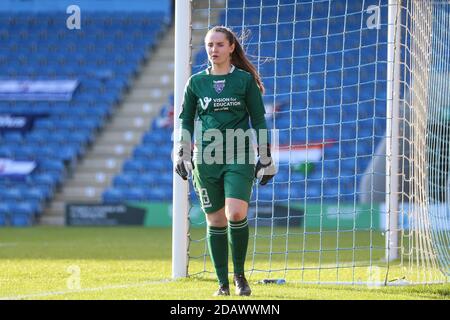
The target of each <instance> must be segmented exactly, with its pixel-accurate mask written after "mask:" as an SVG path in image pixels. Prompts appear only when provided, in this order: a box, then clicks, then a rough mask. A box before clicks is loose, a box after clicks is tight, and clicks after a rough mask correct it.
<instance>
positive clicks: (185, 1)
mask: <svg viewBox="0 0 450 320" xmlns="http://www.w3.org/2000/svg"><path fill="white" fill-rule="evenodd" d="M190 30H191V1H190V0H177V1H175V49H174V50H175V62H174V72H175V75H174V79H175V80H174V114H175V115H178V114H179V113H180V112H181V105H182V103H183V92H184V87H185V85H186V82H187V80H188V79H189V76H190V74H191V50H190V46H191V33H190ZM174 128H175V130H174V134H173V150H174V151H173V152H176V150H177V145H176V143H177V136H178V134H179V132H178V131H177V129H178V128H180V120H179V119H178V117H177V116H174ZM174 170H175V163H174ZM173 172H174V171H173ZM188 191H189V185H188V183H187V182H186V181H183V180H182V179H181V177H179V176H178V175H176V174H174V175H173V198H172V278H174V279H176V278H183V277H186V276H187V272H188V270H187V267H188V230H189V226H188V212H189V202H188Z"/></svg>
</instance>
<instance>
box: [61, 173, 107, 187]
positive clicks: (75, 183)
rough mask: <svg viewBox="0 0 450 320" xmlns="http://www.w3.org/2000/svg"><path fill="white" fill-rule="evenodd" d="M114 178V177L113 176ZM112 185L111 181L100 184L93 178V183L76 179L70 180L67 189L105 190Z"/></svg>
mask: <svg viewBox="0 0 450 320" xmlns="http://www.w3.org/2000/svg"><path fill="white" fill-rule="evenodd" d="M112 176H113V175H112ZM110 185H111V183H110V181H106V180H105V181H103V182H99V181H97V180H95V178H93V179H92V180H91V181H85V180H78V179H76V178H75V179H74V180H70V181H69V182H67V183H66V185H65V188H90V187H92V188H100V189H102V190H103V189H105V188H107V187H109V186H110Z"/></svg>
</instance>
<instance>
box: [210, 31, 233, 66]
mask: <svg viewBox="0 0 450 320" xmlns="http://www.w3.org/2000/svg"><path fill="white" fill-rule="evenodd" d="M205 46H206V52H207V53H208V59H209V61H211V63H212V64H216V65H222V64H224V63H230V60H231V58H230V56H231V53H232V52H233V51H234V44H232V45H230V42H229V41H228V39H227V37H226V35H225V33H223V32H209V33H208V34H207V35H206V37H205Z"/></svg>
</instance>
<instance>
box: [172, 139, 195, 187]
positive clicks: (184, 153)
mask: <svg viewBox="0 0 450 320" xmlns="http://www.w3.org/2000/svg"><path fill="white" fill-rule="evenodd" d="M175 163H176V166H175V172H176V173H178V175H179V176H180V177H181V178H182V179H183V180H187V179H188V177H189V175H190V173H191V171H192V170H193V169H194V163H193V161H192V152H191V144H190V142H181V143H180V146H179V149H178V153H177V154H176V157H175Z"/></svg>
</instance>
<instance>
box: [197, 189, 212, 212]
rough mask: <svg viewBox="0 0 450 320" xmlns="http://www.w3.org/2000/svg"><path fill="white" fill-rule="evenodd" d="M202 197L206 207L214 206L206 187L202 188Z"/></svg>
mask: <svg viewBox="0 0 450 320" xmlns="http://www.w3.org/2000/svg"><path fill="white" fill-rule="evenodd" d="M200 199H201V201H202V204H203V207H204V208H209V207H211V206H212V204H211V201H210V200H209V196H208V190H206V188H200Z"/></svg>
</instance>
